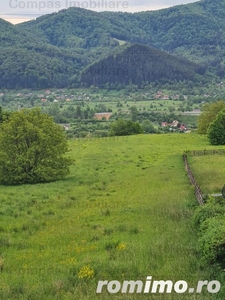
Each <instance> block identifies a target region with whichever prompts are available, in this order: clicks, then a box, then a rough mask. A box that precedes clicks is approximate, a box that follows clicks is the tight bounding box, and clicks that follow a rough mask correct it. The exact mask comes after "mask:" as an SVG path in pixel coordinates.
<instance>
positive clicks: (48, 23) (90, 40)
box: [16, 0, 225, 66]
mask: <svg viewBox="0 0 225 300" xmlns="http://www.w3.org/2000/svg"><path fill="white" fill-rule="evenodd" d="M224 20H225V0H201V1H197V2H195V3H191V4H186V5H178V6H174V7H171V8H167V9H161V10H158V11H146V12H139V13H122V12H100V13H97V12H93V11H90V10H85V9H80V8H69V9H67V10H62V11H60V12H59V13H54V14H50V15H46V16H42V17H40V18H38V19H37V20H36V21H30V22H26V23H24V24H19V25H16V26H17V27H18V28H23V29H26V30H28V31H30V32H32V33H34V32H35V34H36V35H38V36H39V37H41V38H45V39H46V41H48V42H49V43H51V44H53V45H56V46H59V47H66V48H70V49H77V48H79V49H89V50H90V49H91V50H92V51H94V49H95V48H96V47H97V48H101V47H104V49H107V48H112V47H114V46H115V45H116V44H117V42H116V41H115V39H119V40H123V41H126V42H129V43H142V44H147V45H150V46H153V47H155V48H158V49H161V50H164V51H167V52H171V53H175V54H176V53H177V54H179V55H181V56H185V57H187V58H188V59H190V60H194V61H204V62H209V61H210V62H212V66H215V63H216V64H217V66H219V60H222V59H223V55H224V47H225V22H224ZM98 50H99V49H98ZM215 57H216V58H215ZM95 58H96V59H99V56H98V57H97V55H96V57H95Z"/></svg>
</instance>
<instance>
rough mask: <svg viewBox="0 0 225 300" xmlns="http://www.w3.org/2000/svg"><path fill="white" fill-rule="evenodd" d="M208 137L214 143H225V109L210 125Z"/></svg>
mask: <svg viewBox="0 0 225 300" xmlns="http://www.w3.org/2000/svg"><path fill="white" fill-rule="evenodd" d="M208 138H209V141H210V144H212V145H225V109H223V110H222V111H220V112H219V113H218V115H217V117H216V119H215V120H214V121H213V122H212V123H211V124H210V125H209V128H208Z"/></svg>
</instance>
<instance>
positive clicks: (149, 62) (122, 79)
mask: <svg viewBox="0 0 225 300" xmlns="http://www.w3.org/2000/svg"><path fill="white" fill-rule="evenodd" d="M204 71H205V70H204V68H202V67H200V66H199V65H197V64H195V63H192V62H190V61H188V60H186V59H181V58H177V57H175V56H173V55H170V54H168V53H166V52H163V51H160V50H158V49H155V48H152V47H148V46H145V45H140V44H135V45H130V46H126V47H122V50H121V51H120V52H118V53H116V54H113V55H110V56H108V57H107V58H104V59H102V60H100V61H99V62H96V63H94V64H92V65H91V66H90V67H88V68H87V69H86V70H84V72H83V73H82V75H81V82H84V83H86V85H87V86H90V85H95V86H99V87H105V85H106V84H108V83H109V84H111V86H112V84H114V87H116V86H118V85H120V86H121V85H122V86H126V85H129V84H135V85H138V87H141V85H143V84H146V83H150V82H160V83H167V82H170V81H173V80H177V81H183V80H192V81H193V80H194V79H196V76H195V75H196V74H201V75H203V74H204Z"/></svg>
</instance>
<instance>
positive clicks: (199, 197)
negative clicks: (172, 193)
mask: <svg viewBox="0 0 225 300" xmlns="http://www.w3.org/2000/svg"><path fill="white" fill-rule="evenodd" d="M183 160H184V165H185V169H186V171H187V173H188V176H189V179H190V181H191V184H193V185H194V188H195V197H196V199H197V201H198V203H199V205H203V204H204V199H203V194H202V191H201V189H200V186H199V185H198V183H197V181H196V179H195V177H194V174H193V173H192V170H191V167H190V165H189V163H188V159H187V155H186V154H183Z"/></svg>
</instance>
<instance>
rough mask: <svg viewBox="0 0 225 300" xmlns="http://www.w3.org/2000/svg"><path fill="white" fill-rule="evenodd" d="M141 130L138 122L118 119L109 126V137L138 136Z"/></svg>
mask: <svg viewBox="0 0 225 300" xmlns="http://www.w3.org/2000/svg"><path fill="white" fill-rule="evenodd" d="M142 131H143V129H142V127H141V125H140V124H139V123H138V122H132V121H130V120H123V119H119V120H117V121H115V122H113V123H112V124H111V127H110V135H115V136H124V135H132V134H140V133H142Z"/></svg>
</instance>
